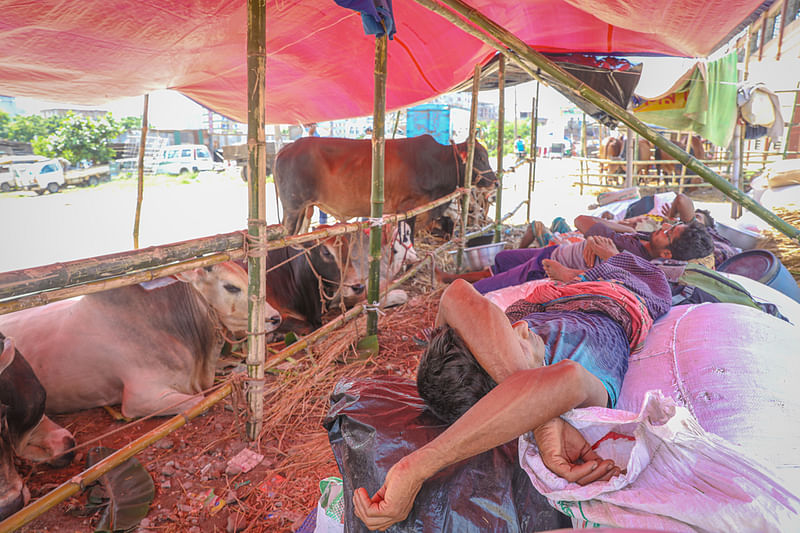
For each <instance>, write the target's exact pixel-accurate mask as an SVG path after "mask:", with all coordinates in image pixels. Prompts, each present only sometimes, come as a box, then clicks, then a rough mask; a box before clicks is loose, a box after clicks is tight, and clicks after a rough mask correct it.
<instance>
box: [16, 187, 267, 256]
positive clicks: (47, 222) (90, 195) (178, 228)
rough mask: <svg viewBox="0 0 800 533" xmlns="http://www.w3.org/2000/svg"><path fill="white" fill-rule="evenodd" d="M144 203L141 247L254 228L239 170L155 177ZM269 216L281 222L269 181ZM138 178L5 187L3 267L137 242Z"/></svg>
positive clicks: (121, 247)
mask: <svg viewBox="0 0 800 533" xmlns="http://www.w3.org/2000/svg"><path fill="white" fill-rule="evenodd" d="M152 181H154V183H147V184H146V185H145V189H144V196H143V202H142V214H141V225H140V230H139V246H140V247H141V248H145V247H148V246H153V245H157V244H168V243H173V242H180V241H185V240H189V239H194V238H197V237H205V236H209V235H216V234H219V233H228V232H231V231H236V230H241V229H244V228H246V227H247V184H246V183H244V182H243V181H242V180H241V179H239V178H238V177H236V176H234V175H225V174H218V173H214V172H208V173H201V174H200V175H199V176H198V177H197V178H196V179H194V180H192V179H182V178H178V177H166V176H164V177H161V176H159V177H158V178H156V179H155V180H152ZM266 205H267V222H268V223H270V224H273V223H277V222H278V216H277V212H276V203H275V189H274V187H273V186H272V184H268V187H267V204H266ZM135 211H136V180H135V179H123V180H112V181H111V182H107V183H101V184H100V185H98V186H97V187H92V188H88V187H75V188H68V189H66V190H64V191H62V192H59V193H56V194H49V193H46V194H44V195H43V196H36V194H35V193H29V192H11V193H4V194H0V227H1V228H2V231H1V232H0V250H3V253H2V254H0V272H6V271H10V270H17V269H21V268H30V267H35V266H41V265H47V264H51V263H55V262H63V261H71V260H74V259H84V258H88V257H94V256H98V255H104V254H110V253H115V252H121V251H126V250H132V249H133V220H134V215H135Z"/></svg>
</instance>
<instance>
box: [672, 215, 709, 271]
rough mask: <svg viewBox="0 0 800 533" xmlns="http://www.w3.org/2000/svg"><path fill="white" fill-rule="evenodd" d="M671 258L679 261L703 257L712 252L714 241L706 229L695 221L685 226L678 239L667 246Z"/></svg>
mask: <svg viewBox="0 0 800 533" xmlns="http://www.w3.org/2000/svg"><path fill="white" fill-rule="evenodd" d="M669 250H670V252H672V258H673V259H678V260H680V261H688V260H689V259H697V258H698V257H705V256H707V255H709V254H711V253H713V252H714V240H713V239H712V238H711V235H710V234H709V233H708V231H706V227H705V226H704V225H703V224H701V223H700V222H698V221H696V220H692V221H691V222H689V223H688V224H686V229H685V230H683V233H681V235H680V237H678V238H677V239H675V240H674V241H672V244H671V245H670V246H669Z"/></svg>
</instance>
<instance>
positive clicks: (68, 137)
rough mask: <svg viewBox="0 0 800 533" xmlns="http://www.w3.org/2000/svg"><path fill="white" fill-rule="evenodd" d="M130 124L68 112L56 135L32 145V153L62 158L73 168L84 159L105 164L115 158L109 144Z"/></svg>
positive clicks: (42, 138) (133, 121) (130, 122)
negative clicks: (72, 165) (73, 165)
mask: <svg viewBox="0 0 800 533" xmlns="http://www.w3.org/2000/svg"><path fill="white" fill-rule="evenodd" d="M128 118H133V117H128ZM132 123H134V124H135V123H136V119H133V120H132V121H131V120H127V119H123V121H122V122H120V121H117V120H115V119H114V117H112V116H111V113H108V114H106V115H105V116H103V117H99V118H96V119H92V118H88V117H82V116H78V115H75V114H73V113H72V112H69V113H67V115H66V116H65V117H63V118H62V119H61V122H60V124H59V127H58V128H57V129H56V131H54V132H52V133H50V134H49V135H46V136H39V137H36V138H35V139H34V140H33V141H32V145H33V151H34V152H36V153H37V154H40V155H45V156H48V157H63V158H64V159H67V160H68V161H69V162H70V163H72V164H76V163H78V162H79V161H82V160H84V159H85V160H88V161H91V162H92V163H93V164H98V163H105V162H108V161H109V160H111V159H112V158H113V157H114V155H115V152H114V149H113V148H111V147H109V146H108V141H109V140H110V139H114V138H115V137H118V136H120V135H121V134H122V133H124V132H125V131H126V130H127V128H126V124H132ZM139 123H140V122H139Z"/></svg>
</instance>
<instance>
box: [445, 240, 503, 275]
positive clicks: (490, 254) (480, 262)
mask: <svg viewBox="0 0 800 533" xmlns="http://www.w3.org/2000/svg"><path fill="white" fill-rule="evenodd" d="M505 245H506V243H505V241H501V242H495V243H492V244H484V245H482V246H473V247H471V248H464V265H465V266H466V268H467V270H483V269H485V268H487V267H490V266H492V265H494V257H495V256H496V255H497V253H498V252H499V251H500V250H502V249H503V248H504V247H505ZM450 253H451V254H456V253H458V251H457V250H453V251H451V252H450Z"/></svg>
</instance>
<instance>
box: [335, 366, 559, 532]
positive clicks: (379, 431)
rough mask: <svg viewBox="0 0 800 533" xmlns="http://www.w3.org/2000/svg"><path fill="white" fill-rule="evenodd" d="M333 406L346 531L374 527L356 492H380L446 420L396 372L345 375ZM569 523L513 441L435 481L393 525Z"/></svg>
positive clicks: (517, 527)
mask: <svg viewBox="0 0 800 533" xmlns="http://www.w3.org/2000/svg"><path fill="white" fill-rule="evenodd" d="M331 404H332V407H331V409H330V411H329V412H328V415H327V416H326V418H325V421H324V425H325V427H326V428H327V429H328V436H329V438H330V442H331V447H332V448H333V453H334V455H335V456H336V462H337V463H338V465H339V470H340V471H341V473H342V479H343V480H344V494H345V497H344V501H345V531H349V532H356V531H367V529H366V528H365V527H364V525H363V524H362V523H361V521H360V520H359V519H358V518H356V517H355V515H354V514H353V505H352V494H353V490H354V489H355V488H358V487H365V488H366V489H367V492H369V494H370V495H372V494H374V493H375V492H376V491H377V490H378V489H379V488H380V487H381V485H382V484H383V480H384V477H385V475H386V472H387V471H388V470H389V468H390V467H391V466H392V465H393V464H394V463H395V462H397V461H398V460H399V459H401V458H402V457H403V456H404V455H406V454H408V453H410V452H411V451H413V450H415V449H417V448H419V447H421V446H423V445H424V444H425V443H427V442H429V441H430V440H432V439H433V438H434V437H435V436H436V435H438V434H439V433H441V432H442V431H444V429H445V428H446V426H444V425H443V424H442V422H441V421H439V420H438V419H436V418H435V417H434V416H433V415H432V414H430V412H428V411H426V409H425V407H424V403H423V402H422V400H421V399H420V398H419V397H418V396H417V391H416V385H415V384H414V383H413V382H412V381H409V380H407V379H402V378H397V377H383V378H376V379H359V380H353V381H350V380H347V379H345V380H342V381H341V382H339V384H337V386H336V388H335V390H334V392H333V394H332V396H331ZM569 524H570V522H569V519H568V518H567V517H566V516H565V515H563V514H561V513H559V512H558V511H556V510H555V509H553V508H552V507H551V506H550V505H549V504H548V503H547V501H546V500H545V499H544V498H543V497H542V496H541V495H540V494H539V493H538V492H536V490H535V489H534V488H533V486H532V485H531V483H530V481H529V480H528V477H527V475H526V474H525V472H524V471H523V470H522V469H520V468H519V466H518V463H517V453H516V442H511V443H510V444H507V445H505V446H502V447H499V448H495V449H494V450H490V451H488V452H485V453H482V454H480V455H478V456H475V457H473V458H471V459H469V460H467V461H463V462H461V463H458V464H456V465H453V466H451V467H449V468H447V469H445V470H442V471H441V472H439V473H438V474H436V475H435V476H434V477H432V478H431V479H429V480H428V481H427V482H426V483H425V484H424V485H423V486H422V489H421V490H420V492H419V494H418V495H417V499H416V501H415V504H414V507H413V509H412V510H411V514H410V515H409V516H408V518H407V519H406V520H405V521H403V522H400V523H399V524H396V525H395V526H393V527H392V529H391V531H394V532H400V531H436V532H452V533H456V532H459V533H461V532H469V531H474V532H476V533H477V532H484V531H492V532H503V531H508V532H512V531H547V530H551V529H558V528H561V527H568V526H569Z"/></svg>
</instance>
